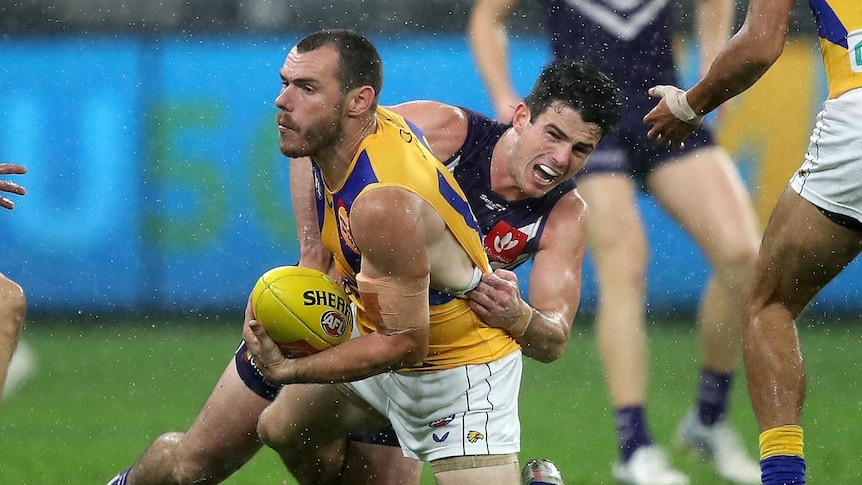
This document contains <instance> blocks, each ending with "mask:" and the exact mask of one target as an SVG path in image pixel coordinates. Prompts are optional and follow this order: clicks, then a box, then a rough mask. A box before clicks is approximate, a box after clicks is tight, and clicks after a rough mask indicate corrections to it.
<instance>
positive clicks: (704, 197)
mask: <svg viewBox="0 0 862 485" xmlns="http://www.w3.org/2000/svg"><path fill="white" fill-rule="evenodd" d="M647 186H648V188H649V190H650V193H652V194H653V195H654V196H655V197H656V199H657V200H658V201H659V203H660V204H661V205H662V207H663V208H664V210H665V212H667V214H668V215H669V216H670V217H672V218H673V219H674V220H676V221H677V222H678V223H679V224H680V225H681V226H682V227H683V228H684V229H685V230H686V232H688V234H689V235H691V237H692V238H693V239H694V240H695V241H696V242H697V244H698V245H699V246H700V247H701V249H703V251H704V252H705V253H706V255H707V257H708V258H709V259H710V262H711V263H712V264H713V266H718V267H721V266H723V263H734V262H750V261H752V260H753V259H754V257H755V256H756V253H757V247H758V244H759V242H760V241H759V239H760V229H759V222H758V220H757V216H756V214H755V212H754V206H753V204H752V203H751V200H750V198H749V196H748V193H747V190H746V188H745V185H744V183H743V181H742V178H741V177H740V176H739V173H738V172H737V170H736V167H735V166H734V165H733V161H732V160H731V159H730V157H729V156H728V154H727V152H726V151H724V149H722V148H720V147H712V148H704V149H702V150H697V151H694V152H691V153H689V154H687V155H685V156H684V157H683V158H680V159H679V160H675V161H672V162H669V163H666V164H664V165H662V166H661V167H658V168H657V169H656V170H655V171H654V172H653V173H652V174H650V176H649V177H648V179H647Z"/></svg>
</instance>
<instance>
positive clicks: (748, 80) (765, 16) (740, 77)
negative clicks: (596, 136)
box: [644, 0, 794, 146]
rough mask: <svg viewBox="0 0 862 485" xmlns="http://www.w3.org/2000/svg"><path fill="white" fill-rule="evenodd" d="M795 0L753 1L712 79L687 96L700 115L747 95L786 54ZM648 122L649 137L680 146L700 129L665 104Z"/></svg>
mask: <svg viewBox="0 0 862 485" xmlns="http://www.w3.org/2000/svg"><path fill="white" fill-rule="evenodd" d="M793 2H794V0H752V1H751V2H750V3H749V5H748V12H747V13H746V15H745V21H744V22H743V25H742V27H741V28H740V29H739V31H738V32H737V33H736V34H735V35H734V36H733V37H731V38H730V40H729V41H728V42H727V44H725V46H724V48H723V49H722V50H721V51H720V52H719V53H718V55H717V56H716V58H715V61H714V62H713V63H712V65H711V66H710V68H709V70H708V71H707V73H706V76H705V77H704V78H703V79H701V80H700V81H699V82H698V83H697V84H695V85H694V87H692V88H691V89H689V90H688V92H686V93H685V99H686V100H687V101H688V104H689V105H690V106H691V108H692V109H693V110H694V112H695V114H698V115H705V114H706V113H709V112H710V111H712V110H714V109H716V108H717V107H718V106H720V105H721V104H722V103H724V102H725V101H727V100H728V99H731V98H733V97H734V96H736V95H738V94H739V93H741V92H743V91H745V90H746V89H748V88H749V87H751V85H753V84H754V83H755V82H757V80H758V79H760V78H761V76H763V74H765V73H766V71H767V70H769V68H770V67H772V64H774V63H775V61H776V60H778V57H779V56H781V53H782V51H783V50H784V41H785V38H786V36H787V29H788V27H789V25H790V11H791V9H792V8H793ZM644 122H645V123H646V124H647V125H650V126H651V127H650V129H649V132H648V133H647V136H649V137H650V138H652V139H659V138H660V139H661V140H662V141H663V142H665V143H667V144H669V145H672V146H679V145H680V144H681V142H682V140H684V139H685V138H687V137H688V136H689V135H691V133H693V132H694V130H695V129H696V128H697V125H696V124H689V123H685V122H683V121H681V120H680V119H678V118H677V117H676V116H674V115H673V113H671V112H670V110H669V109H668V106H667V103H666V102H665V100H661V101H660V102H659V104H658V105H657V106H656V107H655V108H653V109H652V111H650V112H649V113H648V114H647V115H646V116H645V117H644Z"/></svg>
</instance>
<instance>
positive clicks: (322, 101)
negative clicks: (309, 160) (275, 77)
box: [275, 45, 344, 158]
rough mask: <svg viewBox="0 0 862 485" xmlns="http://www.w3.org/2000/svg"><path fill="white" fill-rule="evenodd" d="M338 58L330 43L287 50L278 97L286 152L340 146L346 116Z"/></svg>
mask: <svg viewBox="0 0 862 485" xmlns="http://www.w3.org/2000/svg"><path fill="white" fill-rule="evenodd" d="M338 61H339V54H338V52H337V51H336V50H335V49H334V48H332V47H331V46H328V45H324V46H322V47H320V48H318V49H315V50H313V51H309V52H303V53H299V52H297V51H296V48H293V49H291V51H290V52H289V53H288V54H287V57H286V58H285V60H284V65H283V66H282V67H281V70H280V71H279V74H280V76H281V82H282V85H281V91H280V92H279V93H278V96H277V97H276V98H275V106H276V107H277V108H278V113H277V114H276V122H277V123H278V133H279V147H280V148H281V152H282V153H283V154H284V155H286V156H288V157H291V158H295V157H304V156H312V157H313V156H314V155H315V154H318V153H321V152H322V151H325V150H329V149H332V148H333V147H335V146H337V144H338V140H339V138H340V137H341V134H342V120H343V118H344V109H343V103H342V100H343V95H342V92H341V85H340V82H339V80H338V77H337V72H338Z"/></svg>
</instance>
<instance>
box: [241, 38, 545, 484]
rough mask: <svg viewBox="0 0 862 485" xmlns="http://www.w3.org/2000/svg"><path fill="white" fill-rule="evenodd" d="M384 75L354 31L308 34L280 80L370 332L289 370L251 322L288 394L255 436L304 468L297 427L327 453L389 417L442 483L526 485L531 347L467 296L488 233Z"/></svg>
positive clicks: (296, 138) (290, 146) (344, 273)
mask: <svg viewBox="0 0 862 485" xmlns="http://www.w3.org/2000/svg"><path fill="white" fill-rule="evenodd" d="M382 70H383V69H382V62H381V61H380V57H379V55H378V54H377V51H376V49H375V48H374V46H373V45H372V44H371V43H370V42H369V41H368V40H367V39H365V38H364V37H362V36H360V35H358V34H356V33H353V32H350V31H346V30H328V31H321V32H317V33H314V34H311V35H309V36H307V37H305V38H304V39H303V40H301V41H300V42H299V43H298V44H297V45H296V46H295V47H294V48H293V49H291V51H290V52H289V53H288V55H287V58H286V59H285V62H284V66H283V67H282V69H281V72H280V74H281V77H282V81H283V84H282V89H281V92H280V94H279V95H278V97H277V98H276V107H277V108H278V109H279V112H278V115H277V121H278V128H279V134H280V146H281V151H282V153H284V154H285V155H286V156H288V157H291V158H296V157H306V156H307V157H311V159H312V160H313V161H314V167H315V171H316V172H315V173H316V176H317V181H318V189H319V190H321V191H322V192H324V193H325V194H326V197H327V199H326V201H327V205H326V207H325V210H324V212H323V215H324V223H323V226H322V234H321V236H322V241H323V243H324V245H325V246H326V247H327V249H328V250H329V251H330V252H331V253H332V254H333V258H334V261H335V263H336V268H337V270H338V273H339V276H340V277H341V278H342V280H343V282H344V283H345V286H346V287H347V288H348V290H349V291H348V293H349V295H350V296H351V298H352V299H353V301H354V303H355V304H356V311H357V321H358V322H359V323H360V327H361V329H362V331H363V334H362V335H361V336H359V337H356V338H354V339H351V340H349V341H347V342H345V343H343V344H341V345H339V346H337V347H333V348H331V349H327V350H324V351H321V352H319V353H317V354H312V355H310V356H307V357H302V358H296V359H287V358H285V356H284V355H283V354H282V353H281V351H280V350H279V348H278V346H277V345H276V344H275V343H274V342H273V341H272V340H271V339H270V338H269V336H268V335H267V334H266V332H265V330H264V329H263V328H262V326H261V325H260V324H259V323H258V322H256V321H255V320H254V319H253V315H252V314H251V310H250V309H249V310H247V315H246V325H245V328H244V330H243V338H244V340H245V342H246V344H247V345H248V347H249V351H250V353H251V355H252V356H253V358H254V360H255V362H256V364H257V365H258V366H259V367H260V368H261V370H262V373H263V374H264V376H265V377H266V378H267V379H268V380H270V381H272V382H277V383H282V384H292V385H290V386H285V387H284V388H283V389H282V390H281V392H280V393H279V395H278V396H277V397H276V399H275V401H274V402H273V404H272V405H270V406H269V407H268V408H267V409H266V410H265V411H264V412H263V413H262V414H261V417H260V422H259V425H258V432H259V435H260V438H261V440H262V441H263V442H264V443H265V444H267V445H269V446H271V447H272V448H274V449H275V450H276V451H278V452H279V453H280V454H281V455H282V456H283V457H284V458H285V459H286V460H292V459H293V456H294V455H295V453H296V450H295V449H293V448H291V446H288V445H286V444H285V443H284V441H283V436H284V435H285V434H286V433H288V432H291V431H292V430H294V429H300V430H303V431H304V432H305V433H307V434H305V436H306V438H307V441H306V442H305V443H303V446H304V447H315V446H316V445H317V444H318V443H322V444H326V443H330V442H331V441H333V440H337V439H339V438H343V437H344V436H345V432H362V431H367V430H373V429H377V428H379V427H380V426H381V425H382V424H383V423H385V422H386V421H387V420H388V421H389V422H391V423H392V425H393V427H394V428H395V431H396V433H397V435H398V438H399V441H400V442H401V447H402V451H403V452H404V454H405V456H408V457H410V458H414V459H417V460H422V461H426V462H429V463H430V464H431V468H432V469H433V471H434V475H435V478H436V480H437V482H438V483H440V484H461V483H482V482H485V483H497V484H502V485H517V484H518V483H519V481H520V470H519V467H518V458H517V453H518V451H519V450H520V426H519V422H518V403H517V401H518V393H519V388H520V377H521V366H522V363H521V352H520V348H519V346H518V344H517V343H516V342H515V340H514V339H513V338H512V337H511V336H510V335H509V334H508V333H507V332H506V331H504V330H501V329H497V328H494V327H490V326H488V325H486V324H484V323H483V322H482V321H481V320H480V319H479V317H478V316H477V315H476V314H475V313H474V312H473V311H472V310H471V309H470V307H469V305H468V303H467V300H466V299H465V298H463V297H462V296H461V295H463V293H465V292H467V291H469V290H470V289H472V288H473V287H475V286H476V285H477V284H478V281H479V279H480V277H481V274H482V273H484V272H487V271H488V270H489V268H490V267H489V263H488V259H487V256H486V255H485V253H484V250H483V248H482V243H481V237H480V232H479V229H478V224H477V223H476V221H475V219H474V217H473V214H472V212H471V211H470V208H469V205H468V204H467V201H466V197H465V196H464V194H463V193H462V192H461V190H460V188H459V187H458V186H457V184H456V183H455V181H454V178H453V177H452V175H451V173H449V172H448V170H446V168H445V167H444V166H443V165H442V164H441V163H440V162H439V161H437V160H436V159H435V158H434V157H433V155H431V153H430V152H429V151H428V149H427V148H426V147H425V146H424V145H423V144H422V143H420V141H419V139H418V136H417V135H416V134H415V133H413V132H412V131H411V129H410V128H409V127H408V126H407V125H406V124H401V123H398V122H397V121H396V120H393V119H392V118H391V117H389V116H387V113H386V110H384V109H382V108H378V106H377V102H378V95H379V91H380V88H381V85H382ZM530 316H531V310H529V309H524V312H523V315H522V317H523V318H525V319H529V318H530ZM334 383H341V385H336V384H334Z"/></svg>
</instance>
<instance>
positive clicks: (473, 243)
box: [313, 107, 518, 370]
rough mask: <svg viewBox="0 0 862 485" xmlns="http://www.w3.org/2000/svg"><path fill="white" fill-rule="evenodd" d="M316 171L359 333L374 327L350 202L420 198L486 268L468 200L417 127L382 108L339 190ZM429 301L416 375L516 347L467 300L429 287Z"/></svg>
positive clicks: (325, 227)
mask: <svg viewBox="0 0 862 485" xmlns="http://www.w3.org/2000/svg"><path fill="white" fill-rule="evenodd" d="M313 167H314V181H315V191H316V195H317V201H318V214H319V215H320V216H321V219H320V223H321V237H322V240H323V244H324V245H325V246H326V247H327V249H329V250H330V251H331V252H332V254H333V255H334V259H335V265H336V268H337V269H338V272H339V274H340V275H341V278H342V282H343V284H344V286H345V289H346V290H347V293H348V295H349V296H350V298H351V299H352V300H353V302H354V303H355V304H356V307H357V318H356V323H357V325H358V327H359V330H360V331H361V332H362V333H369V332H373V331H375V330H376V329H375V327H374V323H373V322H372V321H371V320H370V319H369V318H368V317H367V315H366V314H365V310H364V307H363V304H362V300H361V298H360V297H359V291H358V287H357V284H356V275H357V273H358V272H359V270H360V266H361V258H362V255H361V254H360V251H359V249H358V248H357V247H356V243H355V241H354V240H353V236H352V232H351V229H350V210H351V207H352V205H353V202H354V201H355V200H356V199H357V198H358V197H359V196H361V195H362V194H364V193H366V192H368V191H370V190H373V189H375V188H379V187H400V188H403V189H405V190H408V191H410V192H412V193H414V194H416V195H418V196H420V197H422V199H423V200H425V202H427V203H428V204H429V205H431V206H432V207H433V208H434V209H435V210H436V211H437V212H438V213H439V214H440V216H441V217H442V218H443V221H444V222H445V223H446V226H447V227H448V229H449V231H450V232H451V233H452V234H453V235H454V236H455V238H456V239H457V240H458V242H459V243H460V245H461V247H462V248H464V251H465V252H466V253H467V255H468V256H469V257H470V259H471V261H472V262H473V265H474V266H476V267H477V268H479V269H481V270H482V271H483V272H487V271H488V270H489V263H488V257H487V256H486V254H485V251H484V249H483V246H482V239H481V234H480V230H479V225H478V223H477V222H476V219H475V217H474V215H473V212H472V211H471V210H470V206H469V204H468V203H467V197H466V196H465V195H464V193H463V191H462V190H461V188H460V187H459V186H458V184H457V182H456V181H455V179H454V177H453V176H452V174H451V173H450V172H449V171H448V170H447V169H446V168H445V167H444V166H443V165H442V164H441V163H440V162H439V161H438V160H437V159H436V158H434V155H432V154H431V152H430V151H429V150H428V148H427V146H426V144H425V143H424V140H423V139H421V137H420V136H419V135H417V130H415V129H413V128H412V127H411V125H410V124H409V123H408V122H407V121H406V120H405V119H404V118H403V117H401V116H400V115H397V114H395V113H394V112H392V111H389V110H387V109H385V108H382V107H381V108H378V110H377V128H376V131H375V133H374V134H372V135H370V136H368V137H366V138H365V139H364V140H363V141H362V143H361V145H360V147H359V150H358V151H357V154H356V155H355V157H354V159H353V161H352V163H351V165H350V168H349V169H348V174H347V176H346V177H345V180H344V182H343V183H342V184H341V186H339V187H327V186H326V185H325V184H324V182H323V178H322V177H321V174H320V170H319V169H318V167H317V165H316V164H315V165H313ZM429 303H430V313H431V315H430V317H431V330H430V341H429V351H428V357H427V358H426V359H425V362H423V364H422V366H421V367H417V368H416V369H413V370H423V369H427V370H441V369H448V368H453V367H458V366H462V365H467V364H481V363H486V362H491V361H493V360H497V359H499V358H500V357H503V356H505V355H507V354H509V353H511V352H513V351H515V350H517V349H518V344H517V343H516V342H515V341H514V340H513V339H512V338H511V337H510V336H509V334H508V333H506V332H505V331H503V330H500V329H497V328H493V327H489V326H488V325H486V324H484V323H483V322H482V321H481V320H479V318H478V317H477V316H476V315H475V313H473V311H472V310H470V308H469V306H468V305H467V302H466V300H465V299H463V298H458V297H456V296H452V295H449V294H446V293H444V292H441V291H436V290H434V289H433V288H431V289H430V290H429Z"/></svg>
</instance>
